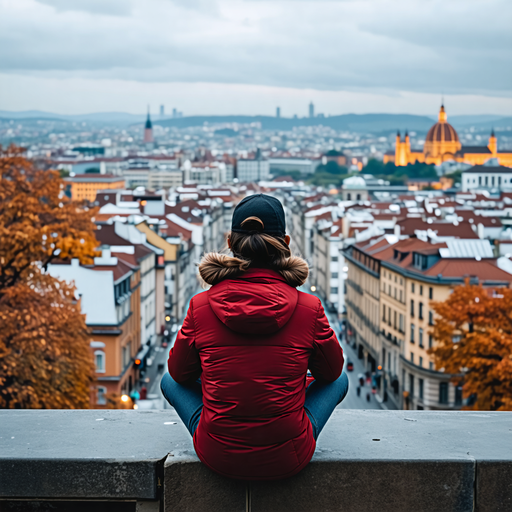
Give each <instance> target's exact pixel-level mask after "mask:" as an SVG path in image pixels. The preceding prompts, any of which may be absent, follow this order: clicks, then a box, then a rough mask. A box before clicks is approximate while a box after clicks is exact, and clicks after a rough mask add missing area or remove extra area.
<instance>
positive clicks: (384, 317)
mask: <svg viewBox="0 0 512 512" xmlns="http://www.w3.org/2000/svg"><path fill="white" fill-rule="evenodd" d="M382 321H383V322H385V321H386V306H385V305H383V306H382Z"/></svg>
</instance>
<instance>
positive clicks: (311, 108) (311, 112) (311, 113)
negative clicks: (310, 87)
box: [309, 102, 315, 117]
mask: <svg viewBox="0 0 512 512" xmlns="http://www.w3.org/2000/svg"><path fill="white" fill-rule="evenodd" d="M309 117H315V105H313V102H311V103H310V104H309Z"/></svg>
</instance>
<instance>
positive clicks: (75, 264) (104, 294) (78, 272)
mask: <svg viewBox="0 0 512 512" xmlns="http://www.w3.org/2000/svg"><path fill="white" fill-rule="evenodd" d="M48 273H49V274H50V275H52V276H53V277H56V278H57V279H62V280H64V281H66V282H68V283H71V282H73V283H74V284H75V286H76V289H77V294H78V296H79V298H80V305H81V310H82V313H83V314H84V315H85V321H86V324H87V326H88V327H89V328H90V330H91V342H90V350H91V358H92V359H93V361H94V365H95V377H96V381H95V383H94V387H93V389H91V406H92V407H106V406H110V407H112V406H115V404H114V403H112V401H114V402H116V401H119V400H120V397H121V395H123V394H128V393H130V391H131V390H132V389H133V388H134V387H135V386H136V384H137V382H138V379H139V368H137V367H135V366H134V364H133V361H134V359H135V358H136V356H137V353H138V349H139V345H140V314H139V309H140V270H139V268H138V267H133V266H132V265H130V264H128V263H126V262H124V261H123V260H122V259H121V258H118V257H117V256H116V255H115V254H113V253H111V252H110V249H108V248H104V249H103V251H102V255H101V257H98V258H95V261H94V265H88V266H82V265H80V264H79V261H78V260H77V259H73V260H71V262H62V263H61V264H51V265H49V266H48ZM109 401H110V403H109ZM118 405H120V402H119V404H118Z"/></svg>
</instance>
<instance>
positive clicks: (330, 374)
mask: <svg viewBox="0 0 512 512" xmlns="http://www.w3.org/2000/svg"><path fill="white" fill-rule="evenodd" d="M314 336H315V339H314V346H313V353H312V354H311V356H310V358H309V370H310V371H311V374H312V375H313V377H314V378H315V380H319V381H325V382H334V381H335V380H336V379H337V378H338V377H339V376H340V375H341V371H342V370H343V362H344V359H343V350H342V349H341V345H340V344H339V342H338V338H336V334H335V333H334V331H333V330H332V329H331V326H330V325H329V321H328V320H327V317H326V316H325V312H324V308H323V307H322V303H321V302H320V301H319V305H318V311H317V317H316V325H315V334H314Z"/></svg>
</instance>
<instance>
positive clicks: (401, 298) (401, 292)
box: [400, 290, 403, 302]
mask: <svg viewBox="0 0 512 512" xmlns="http://www.w3.org/2000/svg"><path fill="white" fill-rule="evenodd" d="M402 294H403V290H400V302H403V295H402Z"/></svg>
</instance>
